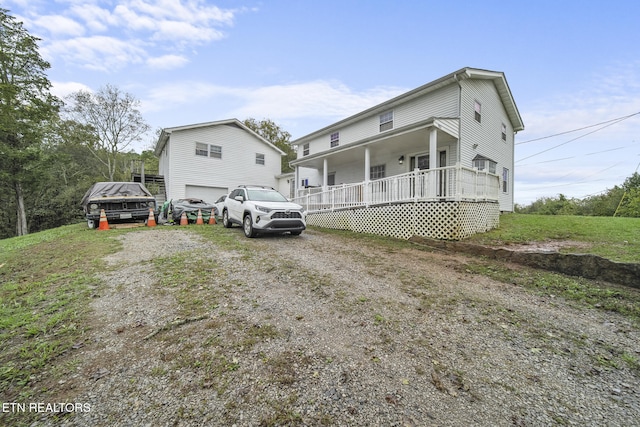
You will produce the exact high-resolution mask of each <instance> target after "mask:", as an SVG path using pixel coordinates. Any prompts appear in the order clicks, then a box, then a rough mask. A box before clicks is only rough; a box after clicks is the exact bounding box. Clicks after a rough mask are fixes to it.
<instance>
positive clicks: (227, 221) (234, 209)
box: [222, 185, 307, 237]
mask: <svg viewBox="0 0 640 427" xmlns="http://www.w3.org/2000/svg"><path fill="white" fill-rule="evenodd" d="M305 217H306V212H305V211H304V209H303V208H302V206H300V205H298V204H295V203H292V202H290V201H289V200H287V198H286V197H284V196H283V195H282V194H280V193H278V192H277V191H276V190H274V189H273V188H271V187H261V186H256V185H241V186H240V187H238V188H236V189H235V190H233V191H232V192H231V193H229V195H228V196H227V198H226V199H225V201H224V206H223V208H222V224H223V225H224V226H225V227H227V228H230V227H232V226H233V224H234V223H235V224H240V225H242V229H243V231H244V235H245V236H247V237H255V236H256V235H257V234H260V233H286V232H289V233H291V234H293V235H295V236H297V235H299V234H300V233H302V232H303V231H304V229H305V228H306V227H307V225H306V221H305Z"/></svg>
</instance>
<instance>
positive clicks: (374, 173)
mask: <svg viewBox="0 0 640 427" xmlns="http://www.w3.org/2000/svg"><path fill="white" fill-rule="evenodd" d="M384 177H385V165H376V166H371V168H369V178H371V179H380V178H384Z"/></svg>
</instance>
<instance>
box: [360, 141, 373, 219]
mask: <svg viewBox="0 0 640 427" xmlns="http://www.w3.org/2000/svg"><path fill="white" fill-rule="evenodd" d="M369 181H371V153H370V152H369V147H368V146H367V147H365V148H364V187H363V189H362V191H363V193H364V194H363V195H362V196H363V200H362V201H363V202H364V203H365V205H366V206H369Z"/></svg>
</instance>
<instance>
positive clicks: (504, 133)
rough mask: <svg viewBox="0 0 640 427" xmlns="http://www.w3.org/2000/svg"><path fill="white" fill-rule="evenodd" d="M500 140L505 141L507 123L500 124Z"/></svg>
mask: <svg viewBox="0 0 640 427" xmlns="http://www.w3.org/2000/svg"><path fill="white" fill-rule="evenodd" d="M502 140H503V141H505V142H506V141H507V125H505V124H504V123H503V124H502Z"/></svg>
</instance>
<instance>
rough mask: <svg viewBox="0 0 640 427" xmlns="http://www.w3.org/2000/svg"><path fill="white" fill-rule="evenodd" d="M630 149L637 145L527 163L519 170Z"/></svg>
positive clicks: (520, 166)
mask: <svg viewBox="0 0 640 427" xmlns="http://www.w3.org/2000/svg"><path fill="white" fill-rule="evenodd" d="M629 147H635V145H626V146H624V147H616V148H609V149H608V150H602V151H594V152H593V153H585V154H581V155H580V156H569V157H562V158H560V159H551V160H542V161H539V162H535V163H527V164H525V165H518V167H519V168H523V167H525V166H532V165H540V164H543V163H553V162H561V161H563V160H570V159H575V158H577V157H582V156H593V155H594V154H602V153H608V152H610V151H617V150H623V149H625V148H629Z"/></svg>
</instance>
